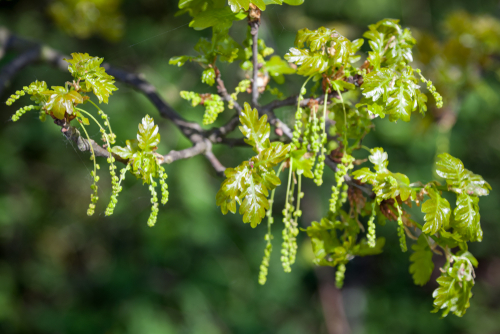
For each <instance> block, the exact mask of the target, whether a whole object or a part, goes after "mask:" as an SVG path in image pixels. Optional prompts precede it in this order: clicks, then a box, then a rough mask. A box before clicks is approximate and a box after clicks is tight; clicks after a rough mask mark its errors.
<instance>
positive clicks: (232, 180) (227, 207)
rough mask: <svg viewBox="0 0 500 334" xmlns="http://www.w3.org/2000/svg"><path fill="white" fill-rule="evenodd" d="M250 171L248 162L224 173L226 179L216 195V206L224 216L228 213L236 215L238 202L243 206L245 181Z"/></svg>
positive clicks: (227, 169)
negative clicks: (242, 195) (242, 194)
mask: <svg viewBox="0 0 500 334" xmlns="http://www.w3.org/2000/svg"><path fill="white" fill-rule="evenodd" d="M249 171H250V166H249V164H248V161H245V162H243V163H242V164H241V165H239V166H238V167H236V168H226V170H225V171H224V174H225V175H226V179H225V180H224V182H223V183H222V185H221V187H220V189H219V191H218V192H217V195H216V204H217V205H218V206H220V207H221V211H222V213H223V214H227V212H228V211H231V212H232V213H236V202H238V203H240V204H241V192H242V190H243V181H244V179H245V178H246V177H247V175H248V173H249Z"/></svg>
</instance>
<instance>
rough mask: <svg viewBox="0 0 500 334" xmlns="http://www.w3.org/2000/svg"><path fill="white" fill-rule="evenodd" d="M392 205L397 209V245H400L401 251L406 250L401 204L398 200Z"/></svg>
mask: <svg viewBox="0 0 500 334" xmlns="http://www.w3.org/2000/svg"><path fill="white" fill-rule="evenodd" d="M394 206H395V207H396V209H397V210H398V236H399V246H400V247H401V251H402V252H406V251H407V250H408V248H407V247H406V233H405V227H404V224H403V210H401V206H400V205H399V203H398V201H396V200H395V201H394Z"/></svg>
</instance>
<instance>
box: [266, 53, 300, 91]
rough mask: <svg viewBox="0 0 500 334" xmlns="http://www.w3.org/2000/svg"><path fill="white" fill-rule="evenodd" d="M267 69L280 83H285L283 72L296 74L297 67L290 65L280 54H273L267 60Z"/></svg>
mask: <svg viewBox="0 0 500 334" xmlns="http://www.w3.org/2000/svg"><path fill="white" fill-rule="evenodd" d="M265 69H266V71H267V72H268V73H269V75H270V76H271V78H273V79H274V81H276V82H277V83H278V84H283V83H284V82H285V77H284V76H283V74H294V73H295V69H293V68H292V67H290V65H289V64H288V63H287V62H286V61H284V60H283V59H281V57H280V56H273V57H271V59H269V60H268V61H266V64H265Z"/></svg>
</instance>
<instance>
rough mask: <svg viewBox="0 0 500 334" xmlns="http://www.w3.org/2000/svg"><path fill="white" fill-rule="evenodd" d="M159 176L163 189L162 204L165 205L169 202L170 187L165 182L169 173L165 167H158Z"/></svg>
mask: <svg viewBox="0 0 500 334" xmlns="http://www.w3.org/2000/svg"><path fill="white" fill-rule="evenodd" d="M158 175H159V177H160V187H161V204H163V205H165V204H167V202H168V195H169V193H168V185H167V182H166V181H165V180H166V179H167V173H166V172H165V168H163V166H161V165H160V166H158Z"/></svg>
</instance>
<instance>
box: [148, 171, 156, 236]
mask: <svg viewBox="0 0 500 334" xmlns="http://www.w3.org/2000/svg"><path fill="white" fill-rule="evenodd" d="M150 181H151V184H150V185H149V191H150V192H151V204H153V205H152V206H151V214H150V215H149V218H148V226H149V227H153V226H155V224H156V220H157V218H158V211H159V209H158V195H157V193H156V190H155V188H156V186H157V185H158V184H157V183H156V182H155V181H154V180H153V177H151V178H150Z"/></svg>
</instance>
